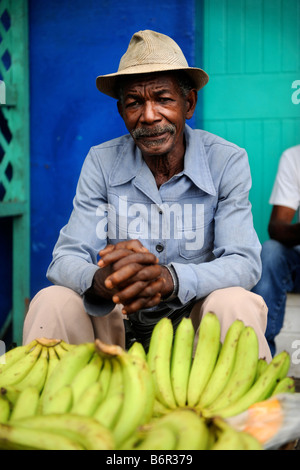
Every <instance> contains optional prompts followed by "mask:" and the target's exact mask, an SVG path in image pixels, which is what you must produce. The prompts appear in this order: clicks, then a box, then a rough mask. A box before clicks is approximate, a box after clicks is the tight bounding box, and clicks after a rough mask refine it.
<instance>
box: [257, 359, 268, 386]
mask: <svg viewBox="0 0 300 470" xmlns="http://www.w3.org/2000/svg"><path fill="white" fill-rule="evenodd" d="M267 366H268V363H267V361H266V359H264V358H259V359H258V362H257V369H256V376H255V379H254V382H256V381H257V379H258V378H259V377H260V376H261V374H262V373H263V371H264V370H265V369H266V367H267Z"/></svg>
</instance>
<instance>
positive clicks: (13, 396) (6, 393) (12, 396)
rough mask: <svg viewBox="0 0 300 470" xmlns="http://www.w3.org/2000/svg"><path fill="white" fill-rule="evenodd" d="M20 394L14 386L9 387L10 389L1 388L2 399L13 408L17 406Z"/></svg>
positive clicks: (0, 395)
mask: <svg viewBox="0 0 300 470" xmlns="http://www.w3.org/2000/svg"><path fill="white" fill-rule="evenodd" d="M19 394H20V392H19V391H18V390H17V389H16V387H15V386H14V385H9V386H8V387H1V394H0V397H2V398H5V400H7V401H8V402H9V404H10V406H11V408H12V407H13V406H14V405H15V403H16V401H17V399H18V397H19Z"/></svg>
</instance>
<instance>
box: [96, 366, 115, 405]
mask: <svg viewBox="0 0 300 470" xmlns="http://www.w3.org/2000/svg"><path fill="white" fill-rule="evenodd" d="M111 378H112V363H111V360H110V358H108V357H106V358H104V360H103V367H102V369H101V372H100V376H99V379H98V381H99V382H100V384H101V386H102V390H103V398H105V397H106V395H107V391H108V387H109V384H110V381H111Z"/></svg>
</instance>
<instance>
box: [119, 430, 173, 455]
mask: <svg viewBox="0 0 300 470" xmlns="http://www.w3.org/2000/svg"><path fill="white" fill-rule="evenodd" d="M176 444H177V435H176V433H175V432H174V430H173V429H172V428H171V427H168V426H161V427H158V428H155V429H150V430H149V431H148V432H147V433H146V434H145V437H144V438H141V441H140V442H139V443H137V444H136V445H135V446H134V447H133V449H134V450H156V451H157V450H177V449H176ZM127 447H128V446H127Z"/></svg>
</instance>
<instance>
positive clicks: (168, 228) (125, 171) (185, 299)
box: [47, 125, 261, 321]
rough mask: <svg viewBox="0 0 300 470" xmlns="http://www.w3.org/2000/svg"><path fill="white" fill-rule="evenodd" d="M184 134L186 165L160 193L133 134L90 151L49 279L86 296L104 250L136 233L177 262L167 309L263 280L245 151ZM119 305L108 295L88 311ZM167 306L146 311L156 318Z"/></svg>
mask: <svg viewBox="0 0 300 470" xmlns="http://www.w3.org/2000/svg"><path fill="white" fill-rule="evenodd" d="M185 137H186V152H185V156H184V169H183V171H182V172H181V173H179V174H177V175H175V176H173V177H172V178H171V179H170V180H169V181H167V182H166V183H164V184H163V185H162V186H161V187H160V188H159V189H158V187H157V185H156V182H155V179H154V177H153V174H152V173H151V171H150V169H149V167H148V166H147V164H146V163H145V162H144V160H143V158H142V155H141V152H140V150H139V149H138V148H137V147H136V145H135V144H134V141H133V139H132V137H131V136H130V135H125V136H122V137H120V138H117V139H114V140H111V141H109V142H105V143H103V144H101V145H98V146H95V147H92V148H91V149H90V151H89V153H88V155H87V157H86V159H85V161H84V164H83V167H82V171H81V175H80V178H79V181H78V186H77V191H76V195H75V198H74V208H73V211H72V214H71V216H70V219H69V221H68V223H67V225H65V226H64V227H63V228H62V229H61V231H60V234H59V238H58V241H57V243H56V245H55V247H54V251H53V260H52V262H51V264H50V266H49V268H48V271H47V277H48V279H49V280H50V281H52V282H53V283H54V284H59V285H62V286H66V287H69V288H71V289H73V290H74V291H76V292H78V293H79V294H80V295H82V296H83V299H84V293H85V291H86V290H87V289H88V288H89V287H90V286H91V283H92V279H93V276H94V274H95V271H96V270H97V269H99V267H98V266H97V261H98V252H99V251H100V250H101V249H103V248H104V247H105V246H106V244H107V243H116V242H118V241H120V240H123V239H126V238H137V239H139V240H140V241H141V242H142V243H143V244H144V245H145V246H146V247H147V248H148V249H149V250H150V251H151V252H152V253H155V255H156V256H157V257H158V258H159V262H160V264H164V265H166V264H171V265H172V266H173V267H174V269H175V271H176V274H177V277H178V282H179V291H178V298H177V299H175V300H174V301H172V302H170V305H169V307H170V309H171V310H176V309H178V308H181V307H182V306H184V305H186V304H187V303H189V302H192V301H195V300H197V299H201V298H203V297H205V296H207V295H208V294H209V293H210V292H212V291H214V290H216V289H220V288H225V287H231V286H241V287H244V288H246V289H249V290H250V289H251V288H252V287H253V286H254V285H255V284H256V283H257V282H258V280H259V278H260V275H261V260H260V251H261V245H260V243H259V240H258V237H257V234H256V232H255V230H254V227H253V219H252V212H251V204H250V202H249V198H248V196H249V190H250V187H251V175H250V168H249V163H248V157H247V153H246V152H245V150H244V149H241V148H240V147H238V146H237V145H234V144H232V143H230V142H228V141H226V140H224V139H222V138H220V137H218V136H216V135H213V134H211V133H208V132H206V131H203V130H192V129H191V128H190V127H189V126H187V125H186V128H185ZM84 300H85V299H84ZM85 302H86V301H85ZM113 306H114V304H113V303H112V301H103V302H101V303H99V305H89V304H87V302H86V308H87V311H88V313H90V314H92V315H96V316H98V315H99V316H102V315H105V314H107V313H108V312H110V311H111V310H112V308H113ZM161 307H163V305H161V304H160V306H159V307H157V308H156V307H155V308H152V309H150V311H151V312H152V314H154V315H155V310H157V309H158V310H160V308H161ZM164 307H165V306H164ZM148 313H149V312H148ZM143 315H144V320H145V318H146V317H147V311H144V313H143V312H142V313H141V314H140V320H141V321H144V320H143ZM145 321H147V320H145Z"/></svg>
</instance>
